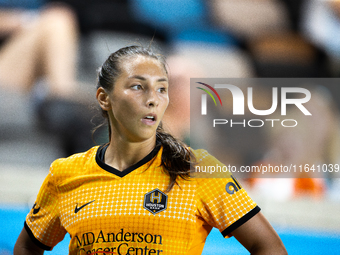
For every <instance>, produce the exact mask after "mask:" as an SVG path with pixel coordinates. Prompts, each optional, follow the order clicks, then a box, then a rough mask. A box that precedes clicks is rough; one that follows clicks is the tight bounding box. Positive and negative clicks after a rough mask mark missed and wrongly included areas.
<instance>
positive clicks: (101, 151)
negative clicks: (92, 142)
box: [96, 140, 162, 177]
mask: <svg viewBox="0 0 340 255" xmlns="http://www.w3.org/2000/svg"><path fill="white" fill-rule="evenodd" d="M108 146H109V145H108V144H104V145H102V146H100V147H99V148H98V150H97V153H96V162H97V164H98V165H99V166H100V167H101V168H102V169H104V170H105V171H108V172H110V173H112V174H114V175H117V176H119V177H124V176H125V175H128V174H129V173H131V172H132V171H134V170H136V169H138V168H139V167H141V166H143V165H144V164H146V163H148V162H149V161H151V160H152V159H153V158H154V157H155V156H156V155H157V153H158V152H159V150H160V148H161V147H162V146H161V142H160V141H158V140H157V141H156V146H155V148H154V149H153V150H152V151H151V152H150V153H149V154H148V155H147V156H145V157H144V158H143V159H142V160H140V161H139V162H137V163H136V164H134V165H132V166H130V167H128V168H127V169H125V170H123V171H119V170H118V169H116V168H114V167H112V166H109V165H107V164H105V162H104V156H105V152H106V149H107V147H108Z"/></svg>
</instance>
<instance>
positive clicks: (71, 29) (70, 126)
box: [0, 1, 92, 155]
mask: <svg viewBox="0 0 340 255" xmlns="http://www.w3.org/2000/svg"><path fill="white" fill-rule="evenodd" d="M1 3H2V2H1ZM9 3H10V4H11V5H4V6H5V8H2V9H1V10H0V15H1V26H0V35H1V36H2V39H3V44H2V46H1V48H0V87H2V88H3V89H5V90H12V91H16V92H19V93H23V92H26V93H31V94H32V98H33V99H34V102H33V103H34V105H35V110H36V112H37V116H38V117H39V121H40V124H41V125H42V127H44V128H45V129H46V130H47V131H49V132H52V133H53V134H58V135H59V136H60V139H61V140H62V143H63V148H64V152H65V155H68V154H72V153H75V152H79V151H82V150H84V149H87V148H89V147H90V146H91V145H92V140H91V135H90V129H91V125H90V117H89V115H88V111H87V110H86V108H85V107H86V106H85V105H83V104H82V103H81V102H82V101H83V99H84V97H86V93H84V88H81V86H79V83H78V81H77V80H76V74H77V68H76V64H77V51H78V26H77V21H76V18H75V15H74V13H73V11H72V9H71V8H69V7H68V6H66V5H64V4H61V3H55V4H49V5H45V6H42V7H40V8H38V6H39V5H38V4H37V2H36V1H31V2H30V1H26V2H23V3H26V5H24V6H22V5H20V3H19V4H18V5H13V4H14V2H12V1H9ZM29 3H31V5H29V6H34V7H36V8H35V9H33V10H32V9H31V8H29V9H28V8H26V7H27V6H28V4H29ZM23 7H24V8H23ZM38 83H40V84H44V85H45V86H38V87H37V86H36V85H37V84H38ZM85 101H86V100H85ZM87 101H88V100H87ZM83 132H85V133H86V134H87V135H83V136H80V137H82V138H81V139H78V138H77V137H78V136H79V133H83ZM84 137H85V139H84ZM86 137H87V138H88V139H87V140H86Z"/></svg>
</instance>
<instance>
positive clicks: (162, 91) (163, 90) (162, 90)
mask: <svg viewBox="0 0 340 255" xmlns="http://www.w3.org/2000/svg"><path fill="white" fill-rule="evenodd" d="M166 91H167V89H166V88H165V87H161V88H159V89H158V92H160V93H165V92H166Z"/></svg>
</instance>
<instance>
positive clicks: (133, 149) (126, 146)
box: [105, 137, 156, 171]
mask: <svg viewBox="0 0 340 255" xmlns="http://www.w3.org/2000/svg"><path fill="white" fill-rule="evenodd" d="M155 145H156V137H154V138H150V139H148V140H145V141H142V142H129V141H126V140H124V139H114V141H111V142H110V145H109V147H108V148H107V150H106V153H105V164H107V165H109V166H111V167H114V168H115V169H117V170H119V171H124V170H125V169H127V168H128V167H130V166H132V165H134V164H136V163H137V162H139V161H140V160H142V159H143V158H145V157H146V156H147V155H148V154H149V153H150V152H151V151H152V150H153V149H154V148H155Z"/></svg>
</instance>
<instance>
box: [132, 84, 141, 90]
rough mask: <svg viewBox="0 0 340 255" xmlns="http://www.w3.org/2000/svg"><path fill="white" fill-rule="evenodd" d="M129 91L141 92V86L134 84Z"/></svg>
mask: <svg viewBox="0 0 340 255" xmlns="http://www.w3.org/2000/svg"><path fill="white" fill-rule="evenodd" d="M131 89H134V90H141V89H143V87H142V85H140V84H135V85H132V86H131Z"/></svg>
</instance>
